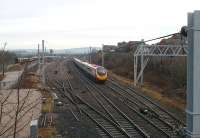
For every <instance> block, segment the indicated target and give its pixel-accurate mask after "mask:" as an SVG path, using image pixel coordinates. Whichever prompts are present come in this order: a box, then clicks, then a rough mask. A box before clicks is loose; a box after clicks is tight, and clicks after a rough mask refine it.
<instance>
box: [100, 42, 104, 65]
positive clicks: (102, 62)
mask: <svg viewBox="0 0 200 138" xmlns="http://www.w3.org/2000/svg"><path fill="white" fill-rule="evenodd" d="M103 47H104V45H103V44H102V50H101V66H102V67H104V51H103Z"/></svg>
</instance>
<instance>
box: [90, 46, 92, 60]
mask: <svg viewBox="0 0 200 138" xmlns="http://www.w3.org/2000/svg"><path fill="white" fill-rule="evenodd" d="M91 54H92V47H90V64H91V63H92V59H91Z"/></svg>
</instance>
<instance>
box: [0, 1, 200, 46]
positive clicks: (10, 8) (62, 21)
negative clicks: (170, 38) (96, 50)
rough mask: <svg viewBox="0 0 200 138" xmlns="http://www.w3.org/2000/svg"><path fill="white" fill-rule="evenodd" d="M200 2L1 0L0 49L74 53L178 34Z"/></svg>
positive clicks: (198, 7)
mask: <svg viewBox="0 0 200 138" xmlns="http://www.w3.org/2000/svg"><path fill="white" fill-rule="evenodd" d="M193 10H200V0H0V46H1V47H2V45H3V43H4V42H5V41H6V42H7V43H8V45H7V49H19V48H20V49H21V48H37V44H38V43H41V40H42V39H44V40H45V41H46V46H47V47H48V48H57V49H60V48H74V47H86V46H101V45H102V44H117V42H120V41H130V40H141V39H150V38H153V37H157V36H161V35H166V34H169V33H175V32H178V31H179V30H180V28H181V26H183V25H186V24H187V13H188V12H192V11H193Z"/></svg>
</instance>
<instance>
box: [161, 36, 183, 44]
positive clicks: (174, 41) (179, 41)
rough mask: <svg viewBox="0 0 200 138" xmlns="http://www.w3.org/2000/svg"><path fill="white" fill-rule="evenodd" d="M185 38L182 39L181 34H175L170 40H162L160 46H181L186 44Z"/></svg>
mask: <svg viewBox="0 0 200 138" xmlns="http://www.w3.org/2000/svg"><path fill="white" fill-rule="evenodd" d="M186 43H187V42H186V40H185V38H181V36H180V34H175V35H173V36H172V37H170V38H167V39H162V40H161V41H160V42H159V43H157V44H158V45H181V44H186Z"/></svg>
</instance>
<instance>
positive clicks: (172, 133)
mask: <svg viewBox="0 0 200 138" xmlns="http://www.w3.org/2000/svg"><path fill="white" fill-rule="evenodd" d="M88 81H90V80H88ZM90 83H91V85H92V86H93V87H94V86H95V87H96V91H102V92H103V91H105V89H102V85H99V84H96V83H93V82H92V81H90ZM115 85H116V84H115ZM117 86H118V87H119V88H121V89H122V90H123V91H125V88H124V89H123V88H122V87H121V86H120V85H117ZM106 87H109V88H110V89H111V90H113V91H114V92H117V93H118V94H119V95H121V97H122V98H120V101H121V102H122V103H124V105H126V106H127V107H128V108H129V109H130V110H131V111H133V112H134V113H135V114H136V115H137V116H140V117H139V118H138V119H137V122H138V123H140V124H141V122H140V121H139V120H141V119H143V120H146V121H147V122H148V123H149V124H151V125H152V126H153V127H155V128H157V129H158V130H159V131H161V132H162V134H164V135H165V136H166V137H181V136H182V133H181V131H180V130H181V128H182V127H181V125H182V124H181V123H180V121H177V120H176V119H175V118H173V119H174V120H173V121H174V122H175V123H177V124H171V122H168V121H167V120H163V118H161V117H160V116H161V115H159V114H158V113H157V111H155V110H153V109H151V108H149V106H148V103H146V104H147V105H146V104H145V103H143V101H142V100H141V99H140V104H139V103H138V100H137V99H131V98H130V97H133V95H125V94H124V93H123V92H121V91H122V90H121V91H118V90H116V88H113V87H111V86H108V84H106ZM151 103H152V104H153V105H154V103H153V102H152V101H151ZM144 105H145V106H144ZM156 105H157V104H155V105H154V106H156ZM146 106H148V108H146ZM156 107H157V106H156ZM142 108H143V109H145V110H148V113H147V114H146V113H145V114H142V113H141V109H142ZM158 108H159V109H160V108H161V107H160V106H159V107H158ZM149 109H151V110H150V111H149ZM157 110H158V109H157ZM160 110H161V111H163V112H164V111H165V109H163V108H161V109H160ZM161 111H160V112H161ZM165 113H166V114H167V113H168V112H167V111H165ZM169 115H170V116H171V114H170V113H169Z"/></svg>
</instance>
